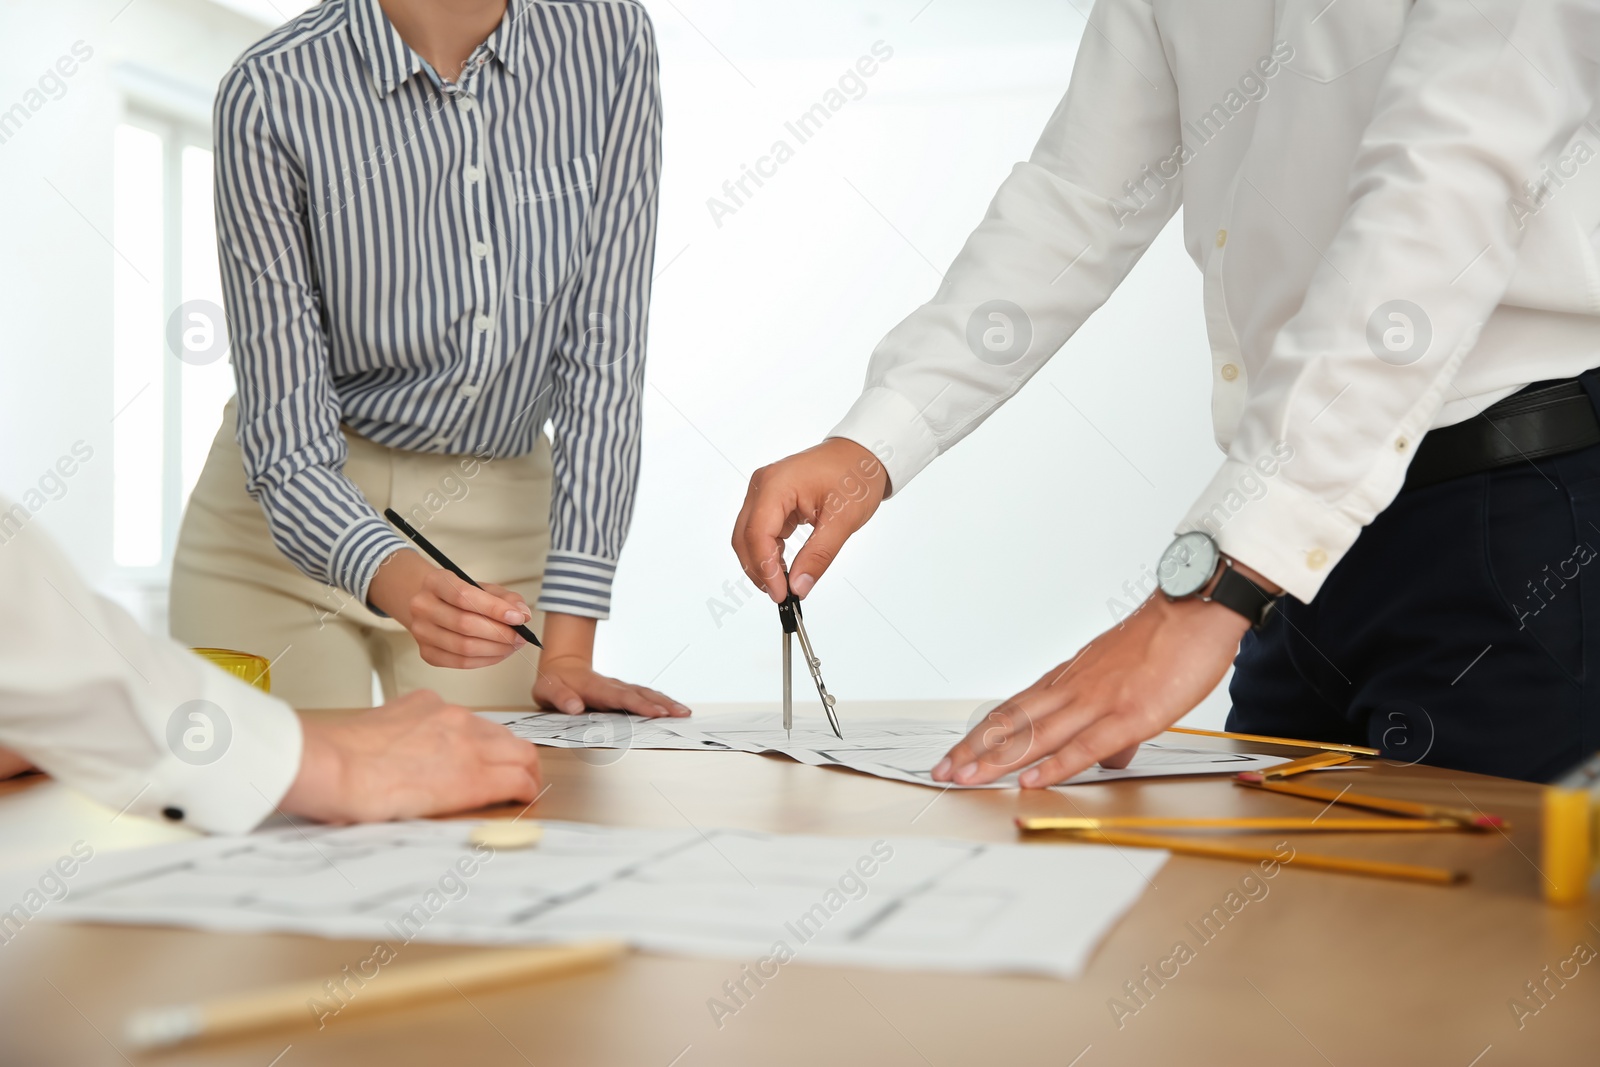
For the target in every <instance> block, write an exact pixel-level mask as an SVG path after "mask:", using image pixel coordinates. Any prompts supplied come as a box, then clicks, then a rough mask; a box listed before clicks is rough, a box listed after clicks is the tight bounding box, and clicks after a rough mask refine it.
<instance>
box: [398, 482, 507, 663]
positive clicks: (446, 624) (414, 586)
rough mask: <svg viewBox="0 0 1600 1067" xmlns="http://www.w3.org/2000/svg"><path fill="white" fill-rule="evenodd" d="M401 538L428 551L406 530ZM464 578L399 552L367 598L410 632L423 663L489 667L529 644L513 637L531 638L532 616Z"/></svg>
mask: <svg viewBox="0 0 1600 1067" xmlns="http://www.w3.org/2000/svg"><path fill="white" fill-rule="evenodd" d="M388 516H389V521H390V522H395V521H396V519H398V518H399V516H397V515H395V514H394V513H393V512H392V511H391V512H389V513H388ZM400 521H401V522H403V521H404V520H400ZM401 532H402V533H405V534H406V535H407V536H409V537H411V538H412V539H413V540H414V541H417V544H418V545H419V547H421V548H422V549H423V550H424V551H427V550H428V549H430V548H432V546H431V545H428V544H427V543H426V542H425V541H422V540H419V537H420V535H418V534H417V533H416V531H414V530H412V529H411V528H410V527H409V526H402V527H401ZM453 571H455V572H456V573H453ZM463 573H464V572H459V569H458V568H447V567H445V566H443V565H442V564H441V566H438V567H435V566H434V565H433V564H431V563H429V562H428V561H427V560H425V559H423V558H422V556H421V555H419V554H418V553H416V552H412V551H409V550H402V551H399V552H396V553H394V554H393V555H391V556H389V557H388V558H387V559H385V560H384V561H383V564H382V565H381V566H379V568H378V573H377V574H375V575H374V576H373V578H372V583H371V585H370V586H369V587H368V590H367V597H368V599H369V600H371V601H372V603H373V605H374V606H375V607H377V608H378V610H380V611H382V612H384V613H385V614H387V615H388V616H389V617H390V618H392V619H394V620H395V621H396V622H398V623H400V625H402V626H404V627H405V628H406V629H407V630H409V631H411V636H412V637H414V638H416V641H417V648H418V650H419V651H420V652H421V654H422V659H423V661H424V662H426V663H431V664H432V665H433V666H435V667H454V668H457V669H462V670H471V669H473V668H476V667H490V666H493V665H494V664H496V663H499V662H501V661H502V660H504V659H505V658H506V657H508V656H511V655H513V654H515V653H516V651H517V650H518V649H520V648H522V647H523V646H524V645H526V644H528V641H527V638H526V637H524V636H523V634H520V633H518V632H517V631H518V629H522V630H523V631H524V633H529V634H531V633H532V631H529V630H527V629H526V624H527V623H528V622H530V621H531V620H532V619H533V611H532V609H531V608H529V607H528V602H527V601H525V600H523V599H522V597H521V596H519V595H518V594H516V593H514V592H512V591H511V590H509V589H505V588H503V587H501V586H498V585H480V584H478V583H477V582H474V581H472V580H470V579H466V578H464V577H463V576H462V574H463Z"/></svg>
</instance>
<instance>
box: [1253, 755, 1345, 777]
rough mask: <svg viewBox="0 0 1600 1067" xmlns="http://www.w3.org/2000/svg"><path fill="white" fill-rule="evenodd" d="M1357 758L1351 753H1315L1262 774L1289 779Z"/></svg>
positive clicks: (1340, 764) (1263, 775)
mask: <svg viewBox="0 0 1600 1067" xmlns="http://www.w3.org/2000/svg"><path fill="white" fill-rule="evenodd" d="M1355 758H1356V757H1355V756H1354V755H1353V754H1352V753H1349V752H1313V753H1312V754H1311V755H1309V756H1301V757H1300V758H1299V759H1297V760H1290V761H1289V762H1288V763H1280V764H1278V765H1277V766H1276V767H1268V768H1267V769H1266V770H1264V771H1262V772H1261V777H1263V778H1288V777H1289V776H1290V775H1294V774H1303V773H1304V772H1306V771H1320V770H1322V769H1324V768H1326V767H1339V766H1343V765H1344V764H1346V763H1350V762H1353V761H1354V760H1355Z"/></svg>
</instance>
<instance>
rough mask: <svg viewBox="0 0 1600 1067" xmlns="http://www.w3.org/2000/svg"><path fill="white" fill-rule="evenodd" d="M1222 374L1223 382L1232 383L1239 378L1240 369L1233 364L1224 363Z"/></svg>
mask: <svg viewBox="0 0 1600 1067" xmlns="http://www.w3.org/2000/svg"><path fill="white" fill-rule="evenodd" d="M1221 374H1222V380H1223V381H1225V382H1231V381H1233V380H1234V379H1235V378H1237V377H1239V368H1238V367H1237V366H1235V365H1234V364H1232V363H1224V364H1223V365H1222V371H1221Z"/></svg>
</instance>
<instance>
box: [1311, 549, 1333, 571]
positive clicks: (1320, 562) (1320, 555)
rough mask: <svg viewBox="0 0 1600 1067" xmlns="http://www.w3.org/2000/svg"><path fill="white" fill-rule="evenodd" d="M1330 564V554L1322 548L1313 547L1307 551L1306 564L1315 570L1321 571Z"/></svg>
mask: <svg viewBox="0 0 1600 1067" xmlns="http://www.w3.org/2000/svg"><path fill="white" fill-rule="evenodd" d="M1327 565H1328V554H1327V553H1326V552H1324V551H1323V550H1322V549H1320V548H1313V549H1312V550H1311V551H1310V552H1307V553H1306V566H1307V567H1310V568H1311V569H1312V570H1314V571H1320V570H1321V569H1322V568H1324V567H1326V566H1327Z"/></svg>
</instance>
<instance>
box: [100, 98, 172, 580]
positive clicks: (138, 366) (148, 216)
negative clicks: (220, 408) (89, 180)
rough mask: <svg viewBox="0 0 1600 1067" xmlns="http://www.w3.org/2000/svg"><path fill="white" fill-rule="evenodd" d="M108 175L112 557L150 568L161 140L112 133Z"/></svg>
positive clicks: (157, 426)
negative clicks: (111, 270) (110, 174)
mask: <svg viewBox="0 0 1600 1067" xmlns="http://www.w3.org/2000/svg"><path fill="white" fill-rule="evenodd" d="M112 168H113V174H114V177H113V183H112V188H113V190H114V192H113V194H112V195H113V201H112V211H113V221H112V244H113V245H114V246H115V247H116V252H117V254H116V256H115V257H114V260H113V262H114V263H115V267H114V274H113V280H112V284H113V302H114V311H113V323H114V325H113V330H114V340H113V345H114V359H113V370H112V397H113V410H114V411H115V412H116V418H115V422H114V423H113V425H112V457H113V458H112V473H113V480H114V486H113V491H112V555H113V558H114V559H115V560H116V562H117V564H118V565H119V566H123V567H153V566H156V565H158V564H159V563H160V562H161V557H162V503H163V502H162V466H163V464H162V453H163V447H162V444H163V436H164V419H163V416H164V411H163V403H162V396H163V392H164V390H163V385H162V383H163V380H164V373H165V366H164V362H163V359H162V327H163V323H162V305H163V299H162V296H163V287H164V284H165V277H164V271H163V269H162V267H163V261H164V258H165V257H164V249H165V244H164V232H165V219H164V212H163V210H162V190H163V167H162V144H161V138H160V137H159V136H158V135H156V134H155V133H152V132H151V131H149V130H145V129H140V128H139V127H137V126H129V125H121V126H118V127H117V131H116V134H115V141H114V144H113V156H112Z"/></svg>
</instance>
